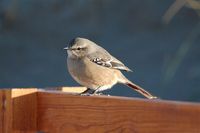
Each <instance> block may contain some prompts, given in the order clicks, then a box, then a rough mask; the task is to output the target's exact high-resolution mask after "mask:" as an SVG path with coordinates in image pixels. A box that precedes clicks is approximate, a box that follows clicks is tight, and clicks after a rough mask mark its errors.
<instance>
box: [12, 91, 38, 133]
mask: <svg viewBox="0 0 200 133" xmlns="http://www.w3.org/2000/svg"><path fill="white" fill-rule="evenodd" d="M12 101H13V105H12V106H13V110H12V112H13V126H12V129H13V132H14V133H35V132H36V131H37V89H35V88H33V89H30V88H29V89H13V90H12ZM13 132H12V133H13Z"/></svg>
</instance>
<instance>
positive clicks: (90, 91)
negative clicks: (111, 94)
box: [79, 88, 95, 96]
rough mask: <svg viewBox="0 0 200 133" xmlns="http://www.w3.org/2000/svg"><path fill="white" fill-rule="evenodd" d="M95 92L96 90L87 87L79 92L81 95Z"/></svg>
mask: <svg viewBox="0 0 200 133" xmlns="http://www.w3.org/2000/svg"><path fill="white" fill-rule="evenodd" d="M94 93H95V90H93V89H90V88H87V89H86V90H85V91H83V92H81V93H79V95H81V96H92V95H93V94H94Z"/></svg>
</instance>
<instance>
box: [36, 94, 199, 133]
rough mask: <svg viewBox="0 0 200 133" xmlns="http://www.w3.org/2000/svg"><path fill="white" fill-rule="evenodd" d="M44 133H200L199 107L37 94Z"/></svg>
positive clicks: (41, 126)
mask: <svg viewBox="0 0 200 133" xmlns="http://www.w3.org/2000/svg"><path fill="white" fill-rule="evenodd" d="M37 107H38V130H41V131H44V132H45V133H89V132H91V133H104V132H106V133H115V132H119V133H122V132H123V133H200V105H199V104H192V103H181V102H169V101H162V100H142V99H136V98H122V97H107V96H91V97H87V96H73V95H69V94H63V93H48V92H38V106H37Z"/></svg>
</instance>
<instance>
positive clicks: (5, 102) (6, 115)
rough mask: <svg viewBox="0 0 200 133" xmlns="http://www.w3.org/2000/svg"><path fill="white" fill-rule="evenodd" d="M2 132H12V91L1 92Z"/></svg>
mask: <svg viewBox="0 0 200 133" xmlns="http://www.w3.org/2000/svg"><path fill="white" fill-rule="evenodd" d="M0 131H1V133H11V132H12V100H11V90H1V91H0Z"/></svg>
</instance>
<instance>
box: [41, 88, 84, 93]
mask: <svg viewBox="0 0 200 133" xmlns="http://www.w3.org/2000/svg"><path fill="white" fill-rule="evenodd" d="M86 89H87V88H86V87H55V88H45V89H44V90H45V91H47V90H52V91H61V92H67V93H81V92H83V91H85V90H86Z"/></svg>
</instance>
